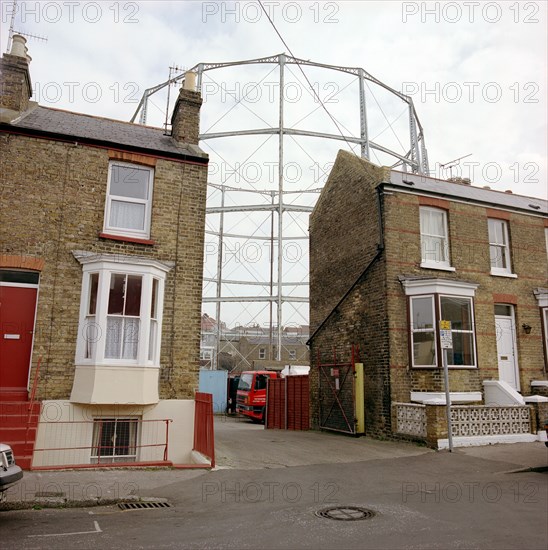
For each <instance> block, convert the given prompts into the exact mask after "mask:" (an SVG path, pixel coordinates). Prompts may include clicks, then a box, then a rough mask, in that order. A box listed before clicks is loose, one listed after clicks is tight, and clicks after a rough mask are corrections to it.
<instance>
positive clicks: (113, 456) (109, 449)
mask: <svg viewBox="0 0 548 550" xmlns="http://www.w3.org/2000/svg"><path fill="white" fill-rule="evenodd" d="M138 428H139V419H138V418H94V419H93V447H92V452H91V463H92V464H113V463H116V462H135V461H136V460H137V432H138Z"/></svg>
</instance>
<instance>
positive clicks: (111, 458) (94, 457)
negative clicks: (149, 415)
mask: <svg viewBox="0 0 548 550" xmlns="http://www.w3.org/2000/svg"><path fill="white" fill-rule="evenodd" d="M96 422H97V424H96ZM99 422H103V423H104V422H114V438H115V439H114V442H113V444H114V445H116V427H117V425H118V424H119V423H121V422H132V423H135V425H136V426H135V441H134V442H131V441H130V442H129V445H128V446H129V447H131V446H132V445H133V446H134V447H135V454H131V455H129V454H126V455H117V454H114V453H115V449H113V454H111V455H108V454H106V455H103V454H101V456H100V457H99V455H98V454H97V449H98V448H100V447H101V441H98V442H97V445H94V443H95V428H96V426H98V425H99V424H98V423H99ZM141 426H142V419H141V417H139V416H128V417H115V416H104V417H103V416H95V417H93V431H92V447H91V456H90V459H91V460H90V462H91V464H116V463H119V462H137V461H138V456H139V445H140V443H139V441H140V438H141Z"/></svg>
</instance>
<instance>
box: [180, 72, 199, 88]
mask: <svg viewBox="0 0 548 550" xmlns="http://www.w3.org/2000/svg"><path fill="white" fill-rule="evenodd" d="M183 89H185V90H190V91H191V92H195V91H196V73H195V72H192V71H187V72H186V73H185V81H184V84H183Z"/></svg>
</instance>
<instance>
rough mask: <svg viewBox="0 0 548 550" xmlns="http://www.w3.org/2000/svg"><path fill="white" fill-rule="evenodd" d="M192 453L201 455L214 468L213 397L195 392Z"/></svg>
mask: <svg viewBox="0 0 548 550" xmlns="http://www.w3.org/2000/svg"><path fill="white" fill-rule="evenodd" d="M194 403H195V405H194V448H193V450H194V451H198V452H199V453H202V454H203V455H205V456H206V457H207V458H209V459H210V460H211V467H212V468H214V467H215V438H214V432H213V395H211V394H210V393H202V392H196V396H195V397H194Z"/></svg>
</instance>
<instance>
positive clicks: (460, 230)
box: [309, 151, 548, 447]
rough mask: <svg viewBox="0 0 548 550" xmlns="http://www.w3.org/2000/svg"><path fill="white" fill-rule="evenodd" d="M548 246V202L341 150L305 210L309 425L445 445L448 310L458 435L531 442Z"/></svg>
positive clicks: (544, 343)
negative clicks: (443, 327) (444, 323)
mask: <svg viewBox="0 0 548 550" xmlns="http://www.w3.org/2000/svg"><path fill="white" fill-rule="evenodd" d="M547 247H548V202H547V201H546V200H541V199H538V198H533V197H526V196H518V195H515V194H511V193H510V192H506V193H504V192H498V191H493V190H490V189H489V188H488V187H483V188H482V187H475V186H471V185H470V184H469V182H468V181H463V180H458V181H445V180H439V179H434V178H430V177H425V176H420V175H416V174H409V173H403V172H399V171H396V170H391V169H390V168H386V167H378V166H375V165H374V164H371V163H370V162H368V161H366V160H364V159H360V158H358V157H356V156H354V155H352V154H350V153H348V152H344V151H340V152H339V154H338V156H337V160H336V163H335V165H334V167H333V169H332V171H331V174H330V176H329V179H328V181H327V184H326V185H325V187H324V189H323V191H322V193H321V195H320V198H319V201H318V203H317V205H316V207H315V209H314V211H313V213H312V214H311V217H310V323H311V334H312V336H311V338H310V340H309V343H310V346H311V363H312V367H313V368H312V370H311V402H312V405H311V406H312V411H311V414H312V421H313V425H314V426H315V427H321V428H325V429H333V430H338V431H343V432H348V433H357V432H358V433H359V432H365V433H366V434H368V435H371V436H375V437H404V438H405V437H411V438H414V439H420V440H424V441H427V442H428V444H430V445H432V446H434V447H444V446H445V445H447V437H448V436H447V421H446V407H445V386H444V378H443V368H442V349H441V342H440V330H439V329H440V320H448V321H451V336H452V345H453V347H452V349H449V350H447V351H448V366H449V388H450V392H451V404H452V412H451V417H452V424H453V435H454V441H455V444H456V445H467V444H483V443H492V442H497V441H509V442H510V441H518V440H521V441H528V440H535V439H536V438H537V425H538V421H539V415H540V420H541V421H542V420H544V417H545V416H547V417H548V408H547V403H546V402H547V401H548V399H547V398H546V396H547V395H548V381H547V374H546V373H547V357H548V288H547V287H548V284H547V278H548V256H547ZM352 349H354V350H355V353H354V360H352V358H351V350H352ZM358 350H359V358H358V357H357V354H358ZM356 364H357V365H358V366H356ZM361 364H363V373H364V374H363V388H362V385H361V382H360V383H357V382H356V383H355V382H354V379H355V377H356V372H357V371H359V370H360V369H362V367H361ZM358 378H359V376H358ZM360 410H361V411H363V413H364V416H365V421H364V425H362V426H361V429H360V428H359V427H358V426H357V425H356V419H359V417H360ZM358 424H359V422H358Z"/></svg>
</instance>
